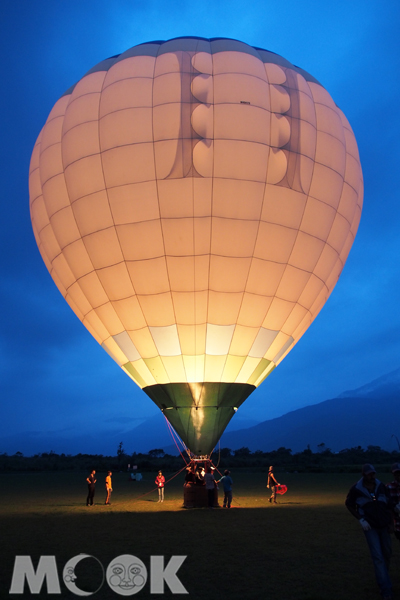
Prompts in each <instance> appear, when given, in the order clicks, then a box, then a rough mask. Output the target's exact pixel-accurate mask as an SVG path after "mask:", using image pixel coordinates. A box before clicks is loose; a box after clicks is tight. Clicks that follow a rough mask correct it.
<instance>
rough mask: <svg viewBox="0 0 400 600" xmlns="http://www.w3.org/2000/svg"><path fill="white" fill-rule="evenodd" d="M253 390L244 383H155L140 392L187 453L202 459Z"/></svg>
mask: <svg viewBox="0 0 400 600" xmlns="http://www.w3.org/2000/svg"><path fill="white" fill-rule="evenodd" d="M255 389H256V388H255V386H254V385H250V384H247V383H215V382H204V383H198V384H192V383H167V384H157V385H151V386H147V387H145V388H143V391H144V392H145V393H146V394H147V395H148V396H149V397H150V398H151V399H152V400H153V402H154V403H155V404H156V405H157V406H158V408H159V409H160V410H161V412H162V413H163V414H164V416H165V418H166V419H167V421H168V423H169V424H170V425H171V426H172V428H173V430H174V432H175V433H176V434H177V435H178V436H179V438H180V439H181V440H182V442H183V444H184V446H185V451H188V452H189V453H190V454H189V456H191V455H193V456H195V457H200V458H199V460H201V459H203V460H204V458H205V457H207V458H209V457H210V455H211V454H212V452H213V450H214V448H215V446H216V445H217V443H218V441H219V439H220V437H221V435H222V434H223V432H224V431H225V428H226V427H227V425H228V423H229V421H230V420H231V419H232V417H233V416H234V415H235V414H236V412H237V410H238V408H239V407H240V405H241V404H243V402H244V401H245V400H246V398H248V396H249V395H250V394H251V393H252V392H253V391H254V390H255ZM171 435H173V434H172V432H171Z"/></svg>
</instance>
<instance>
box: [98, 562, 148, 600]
mask: <svg viewBox="0 0 400 600" xmlns="http://www.w3.org/2000/svg"><path fill="white" fill-rule="evenodd" d="M106 577H107V582H108V585H109V586H110V588H111V589H112V590H113V591H114V592H115V593H116V594H120V595H121V596H131V595H133V594H137V593H138V592H140V590H141V589H142V588H143V586H144V585H145V583H146V581H147V569H146V567H145V565H144V564H143V563H142V561H141V560H140V559H139V558H137V556H132V555H131V554H122V555H121V556H117V557H116V558H114V560H113V561H111V562H110V564H109V565H108V568H107V574H106Z"/></svg>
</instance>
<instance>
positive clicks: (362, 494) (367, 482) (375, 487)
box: [345, 464, 393, 600]
mask: <svg viewBox="0 0 400 600" xmlns="http://www.w3.org/2000/svg"><path fill="white" fill-rule="evenodd" d="M361 473H362V478H361V479H360V480H359V481H357V483H356V484H354V485H353V487H351V488H350V490H349V493H348V494H347V498H346V502H345V504H346V507H347V508H348V510H349V511H350V512H351V514H352V515H353V516H354V517H355V518H356V519H358V522H359V523H360V526H361V527H362V529H363V531H364V535H365V539H366V541H367V544H368V548H369V551H370V554H371V558H372V562H373V564H374V570H375V576H376V581H377V583H378V586H379V589H380V591H381V594H382V598H383V600H392V583H391V581H390V577H389V563H390V558H391V555H392V540H391V537H390V530H391V527H392V524H393V512H392V510H391V508H392V506H393V502H392V501H391V498H390V494H389V490H388V489H387V487H386V486H385V485H384V484H383V483H381V482H380V481H379V480H378V479H376V471H375V469H374V467H373V466H372V465H370V464H366V465H363V467H362V470H361Z"/></svg>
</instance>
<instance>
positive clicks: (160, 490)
mask: <svg viewBox="0 0 400 600" xmlns="http://www.w3.org/2000/svg"><path fill="white" fill-rule="evenodd" d="M155 484H156V486H157V488H158V502H164V486H165V477H164V475H163V474H162V472H161V471H158V475H157V477H156V480H155Z"/></svg>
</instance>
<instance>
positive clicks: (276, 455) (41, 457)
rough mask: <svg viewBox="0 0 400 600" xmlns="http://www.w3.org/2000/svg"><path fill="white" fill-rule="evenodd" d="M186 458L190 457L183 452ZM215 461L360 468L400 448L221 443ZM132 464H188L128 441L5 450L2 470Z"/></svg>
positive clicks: (285, 468) (170, 467) (146, 467)
mask: <svg viewBox="0 0 400 600" xmlns="http://www.w3.org/2000/svg"><path fill="white" fill-rule="evenodd" d="M183 456H184V458H185V461H186V462H188V457H187V456H186V455H183ZM212 461H213V463H214V465H216V466H217V467H218V468H219V469H220V470H221V469H226V468H229V469H247V470H248V471H260V470H262V471H263V470H266V469H268V467H269V465H273V466H274V468H275V471H276V472H278V473H279V472H301V473H306V472H308V473H358V472H360V467H361V465H362V464H364V463H372V464H373V465H374V466H375V468H376V469H377V470H378V471H383V472H385V471H390V466H391V465H392V463H394V462H400V452H398V451H393V452H388V451H386V450H382V449H381V448H380V447H379V446H368V447H367V448H366V449H363V448H362V447H361V446H357V447H354V448H345V449H344V450H341V451H340V452H335V453H334V452H332V451H331V450H330V449H329V448H326V447H325V444H323V443H321V444H319V445H318V452H312V450H311V449H310V448H309V447H308V448H306V449H305V450H303V451H302V452H296V453H294V454H293V453H292V451H291V450H290V449H289V448H278V449H277V450H274V451H272V452H262V451H261V450H256V451H255V452H251V451H250V450H249V448H246V447H243V448H239V449H238V450H231V449H230V448H221V449H220V450H216V451H215V452H214V453H213V455H212ZM128 465H130V468H131V469H132V466H134V465H135V466H136V467H137V471H138V472H147V471H157V470H158V469H162V470H164V471H169V472H175V471H179V470H180V469H182V467H184V466H185V463H184V460H183V458H182V457H181V456H172V455H169V454H165V452H164V450H163V449H161V448H155V449H154V450H150V451H149V452H148V453H147V454H142V453H136V452H134V453H133V454H127V453H126V452H125V451H124V448H123V444H122V442H121V443H120V444H119V446H118V448H117V449H116V455H115V456H103V455H102V454H93V455H92V454H77V455H75V456H72V455H70V454H56V453H55V452H53V451H50V452H44V453H42V454H36V455H35V456H24V455H23V454H22V453H21V452H16V453H15V454H13V455H11V456H10V455H8V454H6V453H3V454H0V471H84V470H86V471H89V470H91V469H96V470H97V471H107V470H108V469H111V470H112V471H115V472H117V471H127V470H128Z"/></svg>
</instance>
